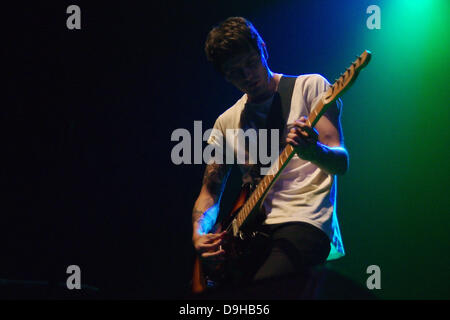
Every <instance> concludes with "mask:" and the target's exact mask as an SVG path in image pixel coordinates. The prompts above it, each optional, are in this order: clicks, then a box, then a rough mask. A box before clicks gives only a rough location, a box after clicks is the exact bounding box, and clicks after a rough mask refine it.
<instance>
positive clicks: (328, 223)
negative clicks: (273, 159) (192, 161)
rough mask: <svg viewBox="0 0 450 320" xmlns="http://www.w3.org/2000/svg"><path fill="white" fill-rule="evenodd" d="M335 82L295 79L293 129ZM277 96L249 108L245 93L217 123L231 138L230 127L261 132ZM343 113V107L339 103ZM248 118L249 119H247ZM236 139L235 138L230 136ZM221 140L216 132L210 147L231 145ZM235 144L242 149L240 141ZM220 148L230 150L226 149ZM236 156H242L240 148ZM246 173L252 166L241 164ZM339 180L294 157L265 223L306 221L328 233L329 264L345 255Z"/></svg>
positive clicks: (267, 203)
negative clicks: (337, 203)
mask: <svg viewBox="0 0 450 320" xmlns="http://www.w3.org/2000/svg"><path fill="white" fill-rule="evenodd" d="M329 85H330V84H329V82H328V81H327V80H326V79H325V78H324V77H323V76H321V75H319V74H305V75H300V76H298V77H297V79H296V80H295V86H294V90H293V93H292V100H291V109H290V113H289V116H288V120H287V125H286V129H285V132H286V131H287V128H288V127H289V126H290V125H292V124H293V122H294V121H295V120H297V119H299V118H300V117H302V116H309V114H310V112H311V108H312V107H313V106H315V105H316V103H317V101H318V100H319V99H320V96H321V93H323V92H324V91H326V90H327V89H328V87H329ZM272 100H273V97H272V98H270V99H268V100H267V101H265V102H263V103H261V104H258V105H255V104H250V103H248V104H247V95H246V94H244V95H243V96H242V97H241V98H240V99H239V100H238V101H237V102H236V103H235V104H234V105H233V106H232V107H231V108H229V109H228V110H226V111H225V112H224V113H223V114H221V115H220V116H219V117H218V118H217V120H216V122H215V124H214V129H217V130H219V131H217V132H220V133H221V134H222V137H226V130H227V129H243V130H246V129H248V128H260V127H262V126H263V124H264V123H265V120H266V118H267V114H268V111H269V110H270V106H271V104H272ZM338 107H339V112H340V108H341V107H340V105H339V104H338ZM242 119H244V120H242ZM228 138H230V137H228ZM224 140H225V141H224V142H222V141H223V140H222V139H218V137H216V135H215V133H214V131H213V132H212V134H211V136H210V137H209V139H208V143H209V144H216V145H217V144H219V143H221V144H223V143H225V144H227V143H229V141H226V139H224ZM233 146H237V143H236V142H234V143H233ZM220 147H224V146H223V145H222V146H220ZM234 151H235V156H236V150H234ZM239 167H240V169H241V171H242V173H243V174H244V175H245V173H246V171H248V168H249V166H246V165H239ZM336 187H337V177H336V176H335V175H330V174H328V173H326V172H325V171H324V170H322V169H321V168H319V167H318V166H316V165H315V164H313V163H311V162H309V161H305V160H303V159H301V158H299V157H298V155H297V154H296V155H294V156H293V158H292V159H291V160H290V161H289V163H288V164H287V166H286V167H285V168H284V169H283V170H282V172H281V174H280V176H279V177H278V179H277V180H276V182H275V183H274V185H273V186H272V188H271V189H270V191H269V193H268V194H267V197H266V198H265V200H264V208H265V210H266V214H267V218H266V220H265V222H264V223H265V224H275V223H284V222H293V221H301V222H307V223H309V224H311V225H313V226H315V227H317V228H319V229H321V230H322V231H324V232H325V233H326V234H327V235H328V237H329V239H330V244H331V250H330V254H329V256H328V260H331V259H337V258H339V257H341V256H343V255H344V254H345V251H344V246H343V243H342V238H341V234H340V230H339V223H338V219H337V214H336Z"/></svg>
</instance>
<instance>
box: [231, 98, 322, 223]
mask: <svg viewBox="0 0 450 320" xmlns="http://www.w3.org/2000/svg"><path fill="white" fill-rule="evenodd" d="M330 104H331V102H330V103H328V104H327V105H324V104H323V102H322V100H319V102H318V103H317V104H316V107H315V108H314V109H313V111H312V112H311V114H310V116H309V117H308V119H307V121H306V122H307V124H308V125H309V126H310V127H311V128H313V127H314V126H315V125H316V123H317V121H319V119H320V117H321V116H322V115H323V114H324V113H325V111H326V109H327V108H328V106H329V105H330ZM294 155H295V149H294V147H293V146H292V145H290V144H288V145H287V146H286V147H285V148H284V150H283V151H282V152H281V153H280V155H279V156H278V159H277V161H276V162H275V164H274V165H272V167H271V168H270V169H269V172H268V174H266V175H265V176H264V178H262V179H261V181H260V182H259V184H258V186H257V187H256V188H255V190H254V191H253V193H252V194H251V196H250V197H249V198H248V200H247V202H246V203H245V204H244V206H243V207H242V208H241V210H240V211H239V212H238V214H237V215H236V218H235V219H236V222H235V223H236V225H235V227H237V228H240V227H241V226H242V224H243V223H244V222H245V221H246V219H247V217H248V216H249V215H250V213H251V212H252V211H253V210H254V209H255V207H256V206H257V205H258V204H262V200H263V199H264V198H265V196H266V195H267V193H268V192H269V190H270V188H271V187H272V186H273V184H274V183H275V181H276V180H277V178H278V177H279V176H280V174H281V172H282V171H283V169H284V168H285V167H286V165H287V164H288V163H289V160H291V159H292V157H293V156H294Z"/></svg>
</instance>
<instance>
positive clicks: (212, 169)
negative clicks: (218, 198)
mask: <svg viewBox="0 0 450 320" xmlns="http://www.w3.org/2000/svg"><path fill="white" fill-rule="evenodd" d="M225 174H226V165H223V164H215V163H213V164H208V165H207V166H206V169H205V174H204V176H203V184H204V185H205V186H206V188H208V191H209V192H210V193H211V194H213V195H219V193H220V192H221V188H222V182H223V178H224V177H225Z"/></svg>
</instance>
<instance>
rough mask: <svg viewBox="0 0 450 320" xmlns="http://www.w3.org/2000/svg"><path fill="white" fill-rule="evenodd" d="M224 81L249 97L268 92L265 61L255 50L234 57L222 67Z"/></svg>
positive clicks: (267, 75)
mask: <svg viewBox="0 0 450 320" xmlns="http://www.w3.org/2000/svg"><path fill="white" fill-rule="evenodd" d="M223 71H224V74H225V79H226V80H227V81H229V82H231V83H232V84H233V85H234V86H235V87H236V88H238V89H239V90H240V91H242V92H244V93H247V94H248V95H249V96H251V97H258V96H260V95H264V93H266V91H267V90H268V84H269V74H268V71H269V70H268V67H267V62H266V59H265V58H264V57H262V56H260V55H259V54H258V52H257V51H256V50H251V51H250V52H248V53H242V54H239V55H236V56H234V57H232V58H230V59H229V60H227V61H226V62H225V63H224V65H223Z"/></svg>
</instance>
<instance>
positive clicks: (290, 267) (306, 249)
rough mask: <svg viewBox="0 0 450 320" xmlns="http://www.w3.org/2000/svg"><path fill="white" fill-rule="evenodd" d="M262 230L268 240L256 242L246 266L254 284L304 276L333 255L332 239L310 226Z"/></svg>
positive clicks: (265, 227) (286, 225)
mask: <svg viewBox="0 0 450 320" xmlns="http://www.w3.org/2000/svg"><path fill="white" fill-rule="evenodd" d="M259 231H260V232H262V233H263V234H266V235H267V237H268V239H267V241H261V242H260V243H256V244H255V246H254V247H253V248H252V252H250V254H249V256H248V257H246V258H245V259H244V264H243V265H244V268H245V265H246V266H248V268H247V276H248V277H249V278H251V279H252V280H253V281H260V280H265V279H272V278H278V277H283V276H287V275H293V274H300V273H302V272H304V271H305V269H308V268H310V267H312V266H316V265H319V264H322V263H324V262H325V260H326V258H327V257H328V254H329V252H330V240H329V238H328V236H327V235H326V234H325V233H324V232H323V231H322V230H320V229H319V228H317V227H315V226H313V225H311V224H308V223H304V222H289V223H281V224H271V225H263V226H261V227H260V228H259ZM258 246H259V247H258Z"/></svg>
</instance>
